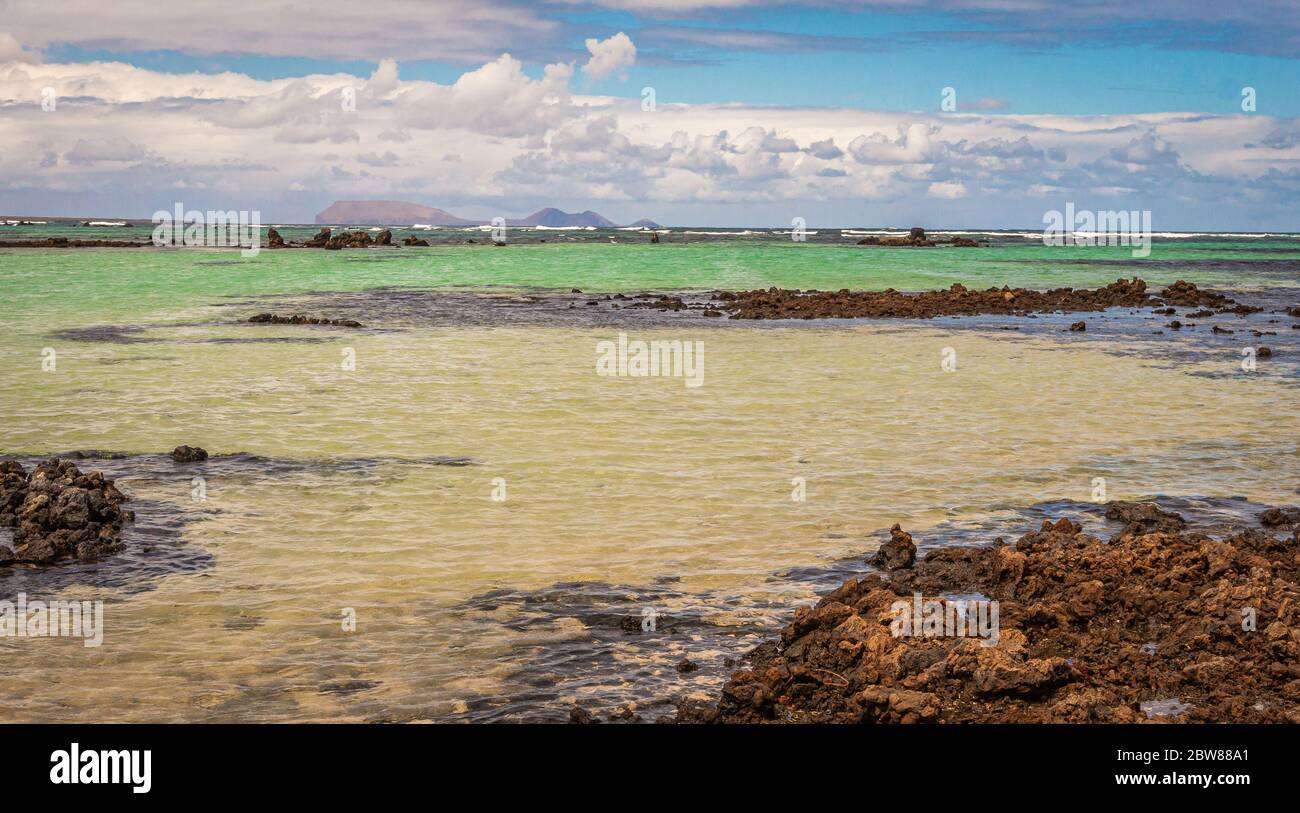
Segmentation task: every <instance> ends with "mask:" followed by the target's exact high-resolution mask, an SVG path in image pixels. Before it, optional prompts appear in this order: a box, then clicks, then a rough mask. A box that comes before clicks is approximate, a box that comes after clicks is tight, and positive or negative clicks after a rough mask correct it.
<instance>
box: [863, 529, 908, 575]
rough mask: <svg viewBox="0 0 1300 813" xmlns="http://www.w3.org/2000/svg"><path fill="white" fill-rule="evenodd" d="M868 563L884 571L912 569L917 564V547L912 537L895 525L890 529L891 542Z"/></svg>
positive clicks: (882, 546)
mask: <svg viewBox="0 0 1300 813" xmlns="http://www.w3.org/2000/svg"><path fill="white" fill-rule="evenodd" d="M868 561H869V562H870V563H871V564H872V565H874V566H875V567H878V568H882V569H884V570H901V569H904V568H909V567H911V566H912V565H913V564H915V563H916V545H915V543H913V542H912V535H911V534H909V533H907V532H906V531H904V530H903V529H902V528H901V527H900V526H898V525H895V526H894V527H893V528H890V529H889V541H888V542H886V543H884V544H883V545H881V546H880V550H878V551H876V555H875V556H872V557H871V558H870V559H869V560H868Z"/></svg>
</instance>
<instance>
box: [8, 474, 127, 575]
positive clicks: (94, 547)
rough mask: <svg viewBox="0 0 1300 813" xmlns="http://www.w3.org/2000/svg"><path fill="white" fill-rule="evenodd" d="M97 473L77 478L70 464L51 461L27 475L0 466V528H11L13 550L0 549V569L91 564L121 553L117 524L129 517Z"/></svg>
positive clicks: (118, 494)
mask: <svg viewBox="0 0 1300 813" xmlns="http://www.w3.org/2000/svg"><path fill="white" fill-rule="evenodd" d="M126 501H127V497H126V495H124V494H123V493H122V492H121V491H118V490H117V488H116V486H114V485H113V481H112V480H108V479H105V477H104V475H103V473H102V472H98V471H92V472H90V473H88V474H87V473H83V472H82V471H81V470H80V469H78V468H77V467H76V465H75V464H74V463H73V462H72V461H70V460H57V459H54V458H51V459H49V460H45V461H43V462H41V463H39V464H37V465H36V467H35V468H33V469H32V472H31V474H28V473H27V471H26V470H25V469H24V468H23V467H22V464H20V463H18V462H16V461H13V460H4V461H0V526H3V527H7V528H13V529H14V531H13V547H12V548H11V547H8V546H6V545H3V544H0V565H3V564H9V563H14V562H23V563H31V564H49V563H51V562H56V561H58V560H60V559H68V558H71V559H79V560H89V559H97V558H99V557H101V556H105V555H107V554H110V553H116V552H117V551H119V550H121V548H122V524H123V523H124V522H131V521H134V520H135V514H134V513H133V512H131V511H128V510H124V509H122V508H120V506H121V504H122V503H124V502H126Z"/></svg>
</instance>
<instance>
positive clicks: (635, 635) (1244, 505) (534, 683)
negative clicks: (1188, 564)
mask: <svg viewBox="0 0 1300 813" xmlns="http://www.w3.org/2000/svg"><path fill="white" fill-rule="evenodd" d="M1150 501H1152V502H1155V503H1156V504H1157V505H1158V506H1159V507H1161V508H1162V509H1165V510H1168V511H1174V512H1176V513H1178V514H1181V515H1182V516H1183V517H1184V518H1185V519H1186V520H1187V522H1188V526H1189V529H1190V530H1193V531H1200V532H1203V533H1206V534H1209V535H1211V536H1222V535H1225V534H1229V533H1233V532H1236V531H1239V530H1241V529H1243V528H1248V527H1259V523H1258V516H1259V514H1260V512H1262V511H1263V510H1265V509H1266V508H1267V507H1268V506H1264V505H1260V504H1257V503H1252V502H1250V501H1249V500H1247V499H1245V498H1243V497H1227V498H1221V497H1157V498H1154V499H1151V500H1150ZM1061 517H1069V518H1071V519H1073V520H1075V521H1076V522H1080V523H1081V524H1082V525H1083V526H1084V530H1085V532H1087V533H1091V534H1095V535H1097V536H1100V537H1101V538H1103V539H1109V538H1110V537H1112V536H1113V535H1115V534H1117V533H1118V532H1119V531H1120V530H1122V528H1123V523H1121V522H1113V521H1110V520H1107V519H1106V518H1105V507H1104V505H1100V504H1096V503H1086V502H1078V501H1074V500H1050V501H1045V502H1041V503H1037V504H1035V505H1032V506H1028V507H1014V506H1006V507H994V509H993V511H992V513H991V514H989V515H987V516H984V517H981V518H980V519H976V520H954V521H949V522H944V523H940V524H938V525H935V526H932V527H930V528H926V529H923V530H919V531H918V530H916V529H910V528H909V529H906V530H909V531H912V532H913V535H914V539H915V541H916V543H917V546H918V556H924V555H925V552H926V551H927V550H931V549H935V548H940V547H948V546H972V547H973V546H980V545H987V544H990V543H993V542H994V541H995V540H996V539H998V538H1003V539H1005V541H1007V542H1014V540H1015V539H1017V538H1019V537H1020V536H1021V535H1023V534H1025V533H1028V532H1030V531H1034V530H1037V529H1038V528H1039V527H1040V526H1041V524H1042V523H1043V521H1045V520H1053V521H1054V520H1056V519H1059V518H1061ZM888 538H889V531H888V530H887V529H881V530H879V531H877V532H874V533H872V534H868V535H867V536H866V537H864V538H863V539H862V540H861V550H860V552H857V553H854V554H852V555H850V556H844V557H838V558H836V559H834V560H831V561H829V562H826V563H819V564H815V565H809V566H803V567H796V568H791V569H788V570H784V571H780V572H777V573H773V574H772V575H771V576H770V577H769V578H768V580H767V584H766V585H764V586H763V589H757V590H750V591H747V592H746V593H744V594H737V593H735V592H723V591H703V592H694V593H693V592H690V591H686V590H682V589H680V588H679V587H678V584H679V581H678V579H677V578H675V577H671V576H669V577H663V578H660V579H658V580H656V581H655V582H653V583H651V584H649V585H643V586H632V585H621V584H609V583H606V582H598V581H591V582H561V583H557V584H554V585H552V586H550V587H547V588H543V589H540V590H513V589H508V588H506V589H497V590H492V591H489V592H486V593H483V594H480V595H478V596H475V597H473V598H471V599H469V600H468V601H466V602H464V604H463V605H461V606H460V607H459V608H458V609H457V612H458V615H459V616H460V617H461V618H462V619H463V620H468V621H470V622H474V623H479V624H484V625H493V624H495V625H503V626H505V627H507V628H509V629H511V630H514V631H516V632H517V633H520V635H519V636H518V643H517V644H515V645H514V648H513V650H512V651H511V653H510V654H509V656H508V660H509V661H510V662H511V664H512V665H513V666H514V667H515V668H514V671H513V672H512V674H511V676H510V677H509V678H508V679H507V681H506V688H505V689H504V691H503V692H501V693H499V694H496V695H492V696H479V697H474V698H471V699H469V700H468V701H467V703H466V706H465V708H464V709H463V710H462V711H461V712H458V713H455V714H449V715H440V716H433V717H431V719H445V720H462V721H465V720H467V721H506V720H509V721H551V722H559V721H563V720H566V719H568V713H569V709H570V708H571V704H572V702H574V701H575V700H576V702H577V703H578V704H579V705H581V706H583V707H584V708H587V709H588V710H591V711H594V712H597V713H598V716H603V717H604V718H606V719H610V720H627V721H641V722H651V721H654V720H655V719H656V718H658V717H663V716H667V715H670V714H671V713H672V710H673V708H674V707H675V705H676V703H677V702H679V701H680V700H683V699H686V698H688V697H690V698H702V699H709V700H711V699H713V698H715V697H716V692H717V691H718V689H720V688H721V686H722V685H723V684H724V683H725V681H726V679H727V677H728V676H729V675H730V673H731V671H732V670H733V669H734V668H738V667H739V666H740V664H741V662H742V661H743V659H744V657H745V655H746V654H747V653H748V652H749V651H750V650H752V649H753V648H754V647H755V646H757V645H758V644H760V643H763V642H765V641H767V640H770V639H772V638H774V637H775V636H776V634H777V631H778V630H779V629H780V627H781V626H783V625H784V624H785V623H787V622H788V621H789V620H790V618H791V617H792V616H793V614H794V610H795V608H796V607H797V606H800V605H806V604H811V603H814V602H815V601H816V600H817V597H818V596H819V595H821V594H824V593H826V592H829V591H831V590H833V589H835V588H836V587H838V586H839V585H840V584H842V583H843V582H844V581H845V580H846V579H849V578H855V577H857V578H860V577H862V576H863V575H865V574H868V573H872V572H877V571H876V570H875V568H873V567H871V566H870V565H868V564H867V558H868V557H869V556H870V555H871V554H872V553H873V552H874V550H875V549H876V547H877V546H878V545H879V543H882V542H884V541H885V540H887V539H888ZM646 608H650V609H652V610H654V611H655V615H656V621H657V623H656V625H655V629H654V630H648V629H644V628H643V620H644V618H645V615H644V613H645V610H646ZM683 661H689V663H690V664H691V666H692V667H693V668H689V669H688V670H687V671H679V669H678V665H679V664H681V663H682V662H683ZM633 715H635V717H633Z"/></svg>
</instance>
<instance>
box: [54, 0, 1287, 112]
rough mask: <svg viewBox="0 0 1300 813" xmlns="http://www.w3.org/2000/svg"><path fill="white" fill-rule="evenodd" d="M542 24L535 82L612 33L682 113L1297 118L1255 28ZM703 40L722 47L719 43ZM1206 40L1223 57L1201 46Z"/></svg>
mask: <svg viewBox="0 0 1300 813" xmlns="http://www.w3.org/2000/svg"><path fill="white" fill-rule="evenodd" d="M547 16H548V18H549V19H552V20H554V21H556V22H558V23H560V24H561V33H560V34H558V35H557V36H556V37H554V39H553V41H551V42H548V43H547V44H546V47H544V48H538V47H536V45H535V44H530V43H526V42H524V43H519V44H517V46H516V47H515V48H513V49H512V48H508V47H507V48H506V49H505V50H508V51H510V52H511V53H513V54H514V55H515V56H518V57H520V58H522V59H525V60H526V61H527V60H528V58H529V57H530V56H531V57H532V58H533V59H535V60H537V61H535V62H533V63H532V64H528V65H527V66H526V70H527V71H528V72H529V73H530V74H532V75H534V76H536V75H538V74H539V73H540V71H541V67H542V64H544V63H545V62H549V61H554V60H556V59H565V58H567V59H576V58H580V57H582V56H584V55H585V49H584V47H583V41H584V39H585V38H586V37H588V36H591V35H592V32H593V31H595V32H608V33H613V32H615V31H625V32H627V33H628V34H629V35H630V36H631V37H632V39H633V40H635V41H636V42H637V44H638V49H639V59H638V65H637V68H636V72H635V78H636V79H637V81H639V82H641V83H642V84H644V85H653V86H655V87H656V88H657V90H658V91H659V94H660V98H662V99H671V100H674V101H681V102H689V103H706V102H737V103H744V104H755V105H785V106H789V105H794V106H826V107H842V106H852V107H866V108H871V109H883V110H894V111H909V110H932V109H937V107H938V103H939V91H940V89H942V88H944V87H954V86H960V88H961V90H962V92H963V94H962V95H967V94H969V95H970V96H971V97H972V98H992V99H1000V100H1004V101H1005V102H1006V103H1007V106H1006V108H1005V109H1006V110H1007V111H1008V112H1015V113H1022V114H1041V113H1054V114H1067V115H1076V114H1098V113H1143V112H1170V111H1194V112H1215V113H1230V112H1234V111H1237V110H1239V109H1240V107H1239V105H1240V101H1241V95H1240V94H1241V89H1242V88H1243V87H1245V86H1251V87H1254V88H1255V89H1256V92H1257V96H1258V98H1259V104H1260V105H1262V111H1261V112H1268V113H1270V114H1272V115H1279V116H1294V115H1297V113H1300V60H1298V59H1297V57H1300V53H1293V54H1292V55H1291V56H1289V57H1288V56H1286V55H1284V54H1285V51H1281V52H1279V46H1276V45H1273V44H1272V43H1262V42H1259V36H1260V35H1259V33H1258V31H1257V30H1253V29H1251V28H1246V27H1242V26H1240V25H1224V24H1222V23H1220V24H1219V25H1217V26H1208V25H1205V26H1200V27H1199V28H1198V27H1195V26H1189V25H1187V24H1186V23H1179V22H1176V21H1170V20H1164V21H1138V22H1130V23H1124V24H1118V23H1115V22H1110V23H1102V24H1098V25H1095V26H1093V27H1092V28H1091V29H1087V30H1067V31H1066V32H1065V33H1064V35H1063V34H1062V33H1061V32H1059V31H1057V32H1049V31H1041V30H1038V29H1036V28H1033V27H1019V28H1016V27H1008V26H1005V25H1000V24H998V23H1000V22H1001V20H1000V18H992V17H991V18H988V20H987V21H983V22H981V21H980V20H981V17H980V16H979V15H975V16H974V17H973V18H972V17H971V16H969V15H959V14H954V13H938V14H936V13H934V12H930V11H926V12H915V11H907V12H891V11H886V10H878V9H866V10H861V9H859V10H852V9H847V10H846V9H844V8H840V7H830V6H828V7H793V8H792V7H756V8H751V9H736V10H729V11H728V12H727V13H726V14H725V15H723V14H720V13H718V12H705V13H701V14H698V15H694V16H691V17H686V18H679V19H674V18H668V17H663V16H639V15H637V14H633V13H631V12H627V11H611V10H591V11H585V12H575V11H568V10H567V9H566V8H565V7H563V6H560V7H558V9H557V10H555V11H553V12H552V13H551V14H549V15H547ZM724 16H725V19H722V18H723V17H724ZM973 20H974V21H973ZM995 20H996V21H997V22H995ZM1183 29H1186V30H1183ZM1012 35H1014V36H1013V38H1012V41H1007V38H1008V37H1011V36H1012ZM708 37H723V38H732V39H724V40H722V43H723V44H718V41H716V40H714V41H708V40H707V38H708ZM764 37H767V38H770V44H769V43H763V42H762V39H763V38H764ZM1207 38H1209V39H1210V43H1208V44H1207V43H1206V42H1205V40H1206V39H1207ZM747 40H748V41H749V42H751V43H753V44H750V45H746V44H745V43H746V41H747ZM1214 42H1219V43H1221V46H1220V47H1211V45H1212V44H1213V43H1214ZM1252 44H1254V51H1255V52H1253V53H1252V52H1251V51H1252ZM46 58H47V59H51V60H55V61H69V62H89V61H96V60H113V59H118V60H124V61H127V62H130V63H132V64H135V65H140V66H143V67H150V68H154V69H156V70H162V71H171V72H189V71H200V72H208V73H211V72H219V71H225V70H229V71H237V72H242V73H246V74H248V75H249V76H252V77H254V78H258V79H279V78H287V77H294V76H302V75H305V74H310V73H335V72H345V73H351V74H354V75H356V76H359V77H364V76H368V75H369V74H370V73H371V72H372V71H373V70H374V68H375V66H376V65H377V60H366V59H323V58H313V57H310V56H266V55H261V54H256V53H234V52H227V53H216V54H211V53H194V52H183V51H175V50H151V51H134V50H129V49H127V50H124V49H121V48H120V47H119V49H118V50H109V49H105V48H87V47H84V46H81V45H78V44H57V45H55V46H53V47H51V48H49V49H48V50H47V52H46ZM402 65H403V77H404V78H408V79H427V80H431V81H437V82H443V83H446V82H452V81H455V79H456V78H457V77H458V76H459V75H460V74H461V73H462V72H464V70H465V69H467V68H472V67H475V66H476V65H475V62H474V61H473V60H464V59H451V60H448V59H415V60H404V61H403V63H402ZM578 89H579V90H581V91H589V92H594V93H608V94H612V95H635V93H630V90H639V88H636V89H629V87H628V86H627V85H626V84H625V83H620V82H618V81H614V80H609V81H601V82H591V83H586V84H584V85H582V86H581V87H579V88H578Z"/></svg>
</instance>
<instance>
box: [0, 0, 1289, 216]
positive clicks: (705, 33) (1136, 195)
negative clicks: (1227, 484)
mask: <svg viewBox="0 0 1300 813" xmlns="http://www.w3.org/2000/svg"><path fill="white" fill-rule="evenodd" d="M630 6H636V7H637V9H638V10H637V11H630V10H628V8H629V7H630ZM1012 7H1014V10H1011V11H1008V10H1006V9H1008V8H1012ZM1298 56H1300V6H1298V5H1297V4H1294V3H1292V2H1281V0H1243V2H1239V3H1234V4H1226V3H1222V2H1216V3H1209V2H1201V3H1187V2H1175V1H1174V0H1148V2H1144V3H1132V2H1118V1H1116V0H1101V2H1098V3H1091V4H1086V5H1085V4H1078V3H1058V2H1053V1H1052V0H1016V2H1007V0H915V1H914V2H901V1H900V2H892V3H891V2H874V0H860V1H859V2H848V3H844V2H833V0H827V2H824V3H821V4H818V5H814V6H806V7H794V6H787V5H782V4H774V3H765V2H753V1H752V0H642V1H641V2H637V3H631V2H628V0H596V2H586V3H574V2H561V1H559V0H556V1H555V2H542V3H521V2H516V0H476V2H474V3H464V2H457V0H424V1H422V2H416V0H388V1H387V2H375V3H372V4H369V5H368V6H366V7H365V8H364V9H359V8H357V7H356V6H355V4H351V3H346V2H342V0H320V2H318V3H317V4H316V5H315V6H314V9H313V11H312V12H310V13H304V12H302V11H301V10H295V9H293V8H288V7H279V6H271V7H264V8H259V9H257V10H256V11H232V10H231V6H230V4H229V3H226V2H223V0H191V2H190V3H188V4H186V5H185V6H179V5H175V6H171V5H163V6H159V5H157V4H154V3H152V2H147V1H146V0H118V2H116V3H115V4H112V5H111V6H105V5H104V4H102V3H91V2H84V3H82V2H78V0H69V2H67V3H66V4H64V5H63V6H61V13H60V15H59V19H58V21H57V24H52V22H51V19H50V15H49V11H48V7H47V6H46V5H45V4H44V3H42V2H38V1H37V0H9V2H8V4H7V12H6V16H5V17H4V18H3V19H2V20H0V113H3V115H0V138H3V139H4V143H6V144H7V145H13V147H12V148H11V149H10V150H9V152H8V154H7V155H6V156H3V157H0V180H3V181H4V185H3V187H0V210H3V211H6V212H11V213H13V212H37V213H46V214H59V213H64V212H69V213H74V214H82V213H88V212H87V211H86V207H88V206H90V207H96V208H95V211H104V207H110V206H111V207H118V208H121V207H129V208H131V209H132V211H130V212H125V211H123V212H107V211H104V213H105V214H109V213H113V214H137V215H139V214H143V215H145V216H147V215H148V214H149V213H150V212H152V211H153V210H154V209H156V208H170V203H167V201H168V200H170V199H174V198H176V197H178V196H179V195H180V194H181V193H180V192H178V191H177V190H183V192H184V195H185V196H186V197H187V199H188V200H190V201H192V202H207V203H210V204H211V205H214V206H222V207H228V205H229V200H230V199H231V198H235V199H238V202H241V203H252V204H260V207H258V208H262V209H264V210H267V211H268V212H269V214H268V215H267V216H268V218H275V219H280V220H302V219H310V216H311V215H312V214H313V213H314V211H315V210H318V209H319V208H324V206H325V205H328V204H329V203H330V202H331V201H332V200H334V199H341V198H348V197H366V198H394V199H405V200H414V201H416V202H420V203H425V204H428V205H436V206H441V207H442V208H447V209H451V210H453V211H456V212H458V213H464V214H466V215H467V216H476V217H482V216H485V215H487V214H490V213H494V212H500V213H502V214H505V215H507V216H516V215H519V214H524V213H526V211H527V210H528V209H529V208H530V207H532V208H536V207H537V206H540V205H557V206H561V207H564V208H569V209H585V208H595V209H597V210H599V211H602V212H604V213H606V214H608V215H609V216H611V217H613V218H614V219H616V220H623V221H630V220H633V219H636V218H639V217H643V216H648V217H652V218H654V219H656V220H659V221H661V222H693V223H713V224H719V225H725V224H744V225H763V224H765V223H768V224H772V225H778V224H779V225H788V221H789V218H790V216H791V214H792V212H791V210H794V209H797V210H799V211H800V212H804V213H807V214H810V215H812V216H813V217H814V218H822V219H823V220H824V219H829V218H841V219H844V218H847V219H848V221H849V222H850V223H883V222H889V221H892V219H893V218H895V217H898V218H901V219H903V220H912V219H916V218H917V217H919V216H924V215H926V214H928V213H937V215H936V216H937V217H938V218H940V219H942V220H943V221H944V222H945V224H947V225H953V226H961V225H966V226H1006V227H1021V226H1032V225H1034V224H1035V223H1036V222H1037V220H1038V218H1039V217H1040V216H1041V212H1042V211H1043V210H1044V208H1045V207H1046V208H1053V207H1055V208H1059V204H1060V202H1061V201H1063V200H1065V199H1066V198H1068V199H1069V200H1071V201H1074V202H1076V204H1077V205H1079V206H1085V205H1095V206H1096V207H1097V208H1102V207H1103V206H1107V207H1114V208H1120V207H1122V208H1128V209H1132V208H1152V209H1153V211H1156V212H1158V213H1159V216H1157V218H1156V222H1157V224H1158V228H1159V227H1161V226H1160V225H1159V224H1164V225H1163V227H1164V228H1213V227H1219V228H1238V229H1247V230H1248V229H1252V228H1283V227H1287V226H1292V227H1295V228H1300V225H1297V224H1294V223H1292V222H1291V216H1290V215H1289V214H1287V213H1288V212H1289V211H1293V210H1295V208H1296V207H1295V204H1296V202H1297V197H1300V131H1298V130H1297V119H1296V117H1297V116H1298V115H1300V60H1298V59H1297V57H1298ZM6 65H8V66H9V67H7V68H6ZM647 86H648V87H652V88H654V92H655V97H656V100H657V103H658V108H657V110H656V113H655V115H653V116H649V115H646V114H645V113H644V112H643V109H642V107H641V105H640V102H641V91H642V88H644V87H647ZM1247 86H1249V87H1251V88H1253V89H1254V93H1255V99H1256V108H1255V109H1254V110H1251V111H1243V109H1242V89H1243V88H1244V87H1247ZM947 87H951V88H954V89H955V93H956V101H957V110H956V111H948V110H943V109H941V104H940V103H941V98H942V97H941V93H942V91H943V89H944V88H947ZM46 92H49V93H55V94H56V95H57V96H58V97H59V98H60V99H62V103H61V105H60V106H59V107H58V113H57V114H56V115H55V116H49V115H42V113H43V112H49V111H43V110H42V108H41V107H40V106H39V100H40V98H41V94H42V93H46ZM345 92H347V93H351V92H357V93H359V94H360V96H359V97H358V98H360V99H362V100H363V104H362V105H361V107H360V109H357V110H354V111H350V112H340V111H339V109H338V98H339V94H341V93H345ZM157 201H163V202H164V203H166V204H167V205H159V206H155V205H154V203H155V202H157ZM250 208H253V207H251V206H250ZM925 219H926V221H927V222H935V218H934V217H926V218H925Z"/></svg>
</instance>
